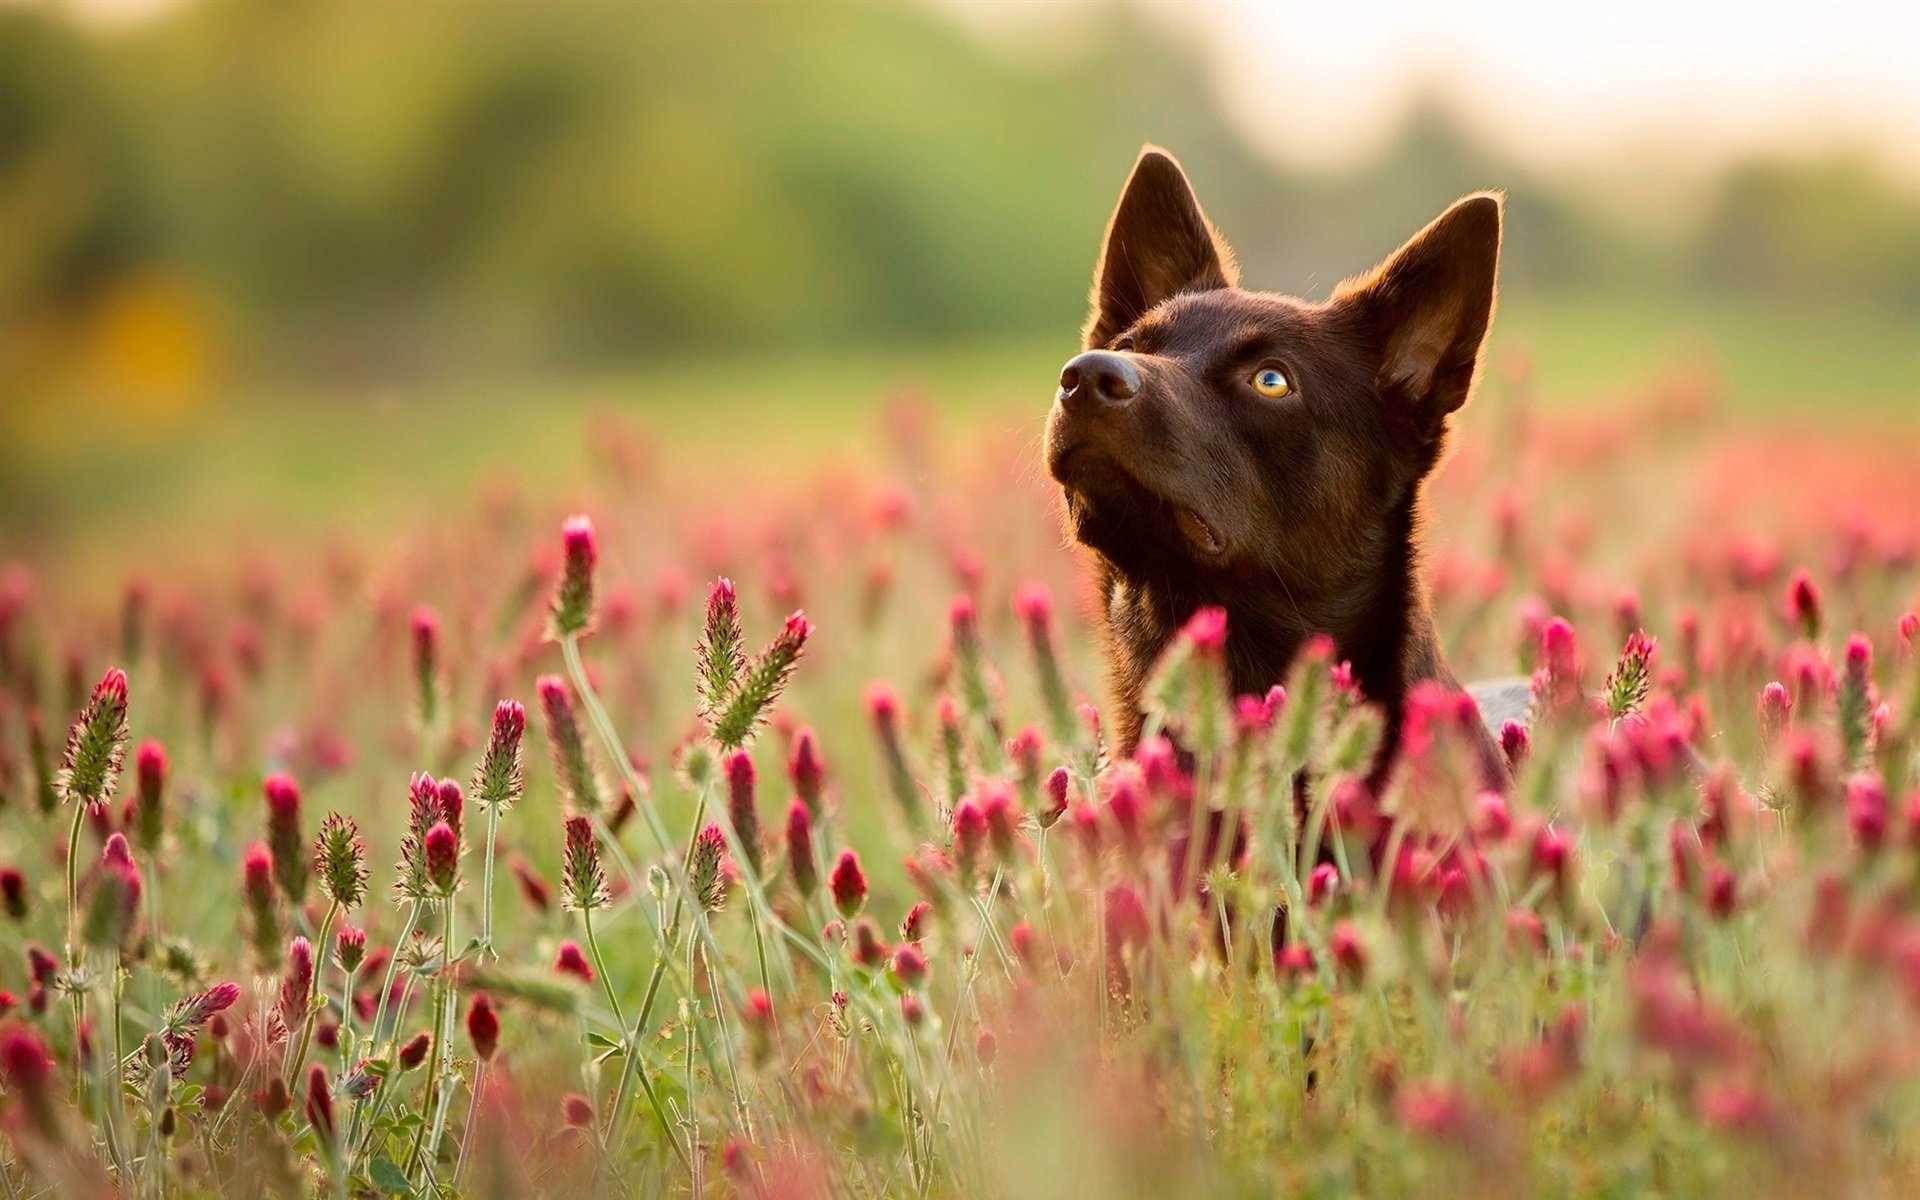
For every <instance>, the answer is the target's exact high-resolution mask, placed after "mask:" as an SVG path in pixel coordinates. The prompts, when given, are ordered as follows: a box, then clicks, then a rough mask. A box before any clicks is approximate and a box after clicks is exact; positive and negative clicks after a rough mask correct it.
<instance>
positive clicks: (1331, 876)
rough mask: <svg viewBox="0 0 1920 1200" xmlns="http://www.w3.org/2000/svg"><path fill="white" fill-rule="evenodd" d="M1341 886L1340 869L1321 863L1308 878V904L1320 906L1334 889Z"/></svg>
mask: <svg viewBox="0 0 1920 1200" xmlns="http://www.w3.org/2000/svg"><path fill="white" fill-rule="evenodd" d="M1339 886H1340V869H1339V868H1338V867H1335V866H1334V865H1333V864H1332V863H1321V864H1320V865H1318V866H1316V867H1315V868H1314V869H1313V871H1312V873H1311V874H1309V875H1308V876H1307V903H1308V904H1318V903H1320V902H1321V901H1322V900H1325V899H1326V898H1327V897H1328V896H1331V895H1333V893H1334V889H1336V888H1338V887H1339Z"/></svg>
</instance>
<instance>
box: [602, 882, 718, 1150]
mask: <svg viewBox="0 0 1920 1200" xmlns="http://www.w3.org/2000/svg"><path fill="white" fill-rule="evenodd" d="M580 920H581V924H582V925H584V926H585V927H586V935H587V953H588V954H590V955H592V956H593V969H594V971H595V972H597V973H598V974H599V976H600V983H601V985H602V986H603V987H604V988H605V989H606V993H607V1003H608V1004H610V1005H612V1006H613V1015H614V1019H615V1020H617V1021H619V1023H620V1029H621V1037H622V1038H624V1039H625V1043H626V1044H625V1046H624V1047H623V1048H622V1054H621V1058H622V1065H621V1068H620V1081H621V1087H622V1088H623V1089H624V1088H625V1086H626V1082H627V1079H628V1077H629V1075H632V1076H634V1077H637V1078H638V1079H639V1081H640V1090H641V1091H643V1092H645V1093H646V1096H647V1103H648V1104H649V1105H650V1106H651V1107H652V1108H653V1116H654V1120H655V1121H657V1122H659V1125H660V1132H661V1134H663V1135H664V1136H665V1137H666V1139H667V1144H668V1145H670V1146H672V1147H673V1152H674V1154H675V1156H677V1157H678V1158H679V1159H680V1164H681V1165H682V1166H684V1167H686V1168H687V1171H688V1172H689V1173H691V1172H692V1171H693V1163H692V1161H691V1160H689V1159H688V1157H687V1152H686V1150H685V1149H684V1148H682V1147H681V1145H680V1138H679V1136H678V1135H677V1134H675V1133H674V1132H673V1122H672V1121H669V1120H668V1119H667V1112H666V1109H664V1108H662V1107H661V1105H660V1096H659V1093H657V1092H655V1091H654V1090H653V1083H652V1081H650V1080H649V1079H648V1078H647V1069H646V1068H645V1067H644V1066H641V1065H640V1064H639V1062H638V1061H637V1060H638V1059H639V1057H640V1046H639V1040H640V1039H639V1037H638V1036H637V1035H629V1034H628V1033H627V1032H626V1025H627V1022H626V1019H625V1018H624V1017H622V1016H621V1015H620V998H619V997H618V996H617V995H615V994H614V990H613V982H612V980H610V979H608V978H607V963H606V959H605V958H603V957H602V956H601V954H600V941H599V939H598V938H596V937H594V935H593V910H591V909H583V910H581V913H580ZM665 952H666V951H665V950H664V949H663V950H662V953H665ZM619 1100H620V1096H619V1094H617V1093H616V1096H615V1103H616V1105H617V1104H618V1103H619Z"/></svg>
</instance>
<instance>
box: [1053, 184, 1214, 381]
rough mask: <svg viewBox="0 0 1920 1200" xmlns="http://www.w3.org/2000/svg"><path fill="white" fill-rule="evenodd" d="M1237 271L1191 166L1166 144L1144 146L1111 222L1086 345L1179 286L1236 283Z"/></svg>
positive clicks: (1107, 338) (1114, 332)
mask: <svg viewBox="0 0 1920 1200" xmlns="http://www.w3.org/2000/svg"><path fill="white" fill-rule="evenodd" d="M1239 277H1240V276H1239V271H1238V270H1237V269H1236V268H1235V267H1234V264H1233V252H1232V251H1231V250H1229V249H1228V248H1227V244H1226V242H1225V241H1223V240H1222V239H1221V238H1220V236H1219V235H1218V234H1216V233H1215V232H1214V231H1213V226H1212V225H1211V224H1210V223H1208V221H1207V215H1206V214H1205V213H1203V212H1201V211H1200V201H1199V200H1197V199H1195V198H1194V195H1193V187H1192V185H1191V184H1189V183H1188V182H1187V173H1186V172H1185V171H1183V170H1181V169H1180V164H1179V163H1178V162H1175V161H1174V158H1173V155H1171V154H1168V153H1167V152H1166V151H1165V150H1162V149H1160V148H1159V147H1158V146H1145V147H1142V148H1141V150H1140V158H1139V160H1138V161H1136V162H1135V163H1134V164H1133V174H1132V175H1130V176H1129V177H1128V178H1127V186H1126V188H1125V189H1124V190H1122V191H1121V193H1120V203H1119V204H1118V205H1116V206H1115V208H1114V210H1113V218H1112V219H1111V220H1109V221H1108V222H1107V238H1106V243H1105V245H1103V246H1102V247H1101V249H1100V263H1099V265H1098V266H1097V267H1095V268H1094V273H1093V297H1092V300H1093V311H1092V312H1091V313H1090V314H1088V316H1087V326H1086V328H1085V329H1084V330H1083V331H1082V337H1083V340H1084V344H1085V345H1086V347H1087V348H1088V349H1093V348H1095V347H1098V346H1104V345H1106V344H1107V343H1109V342H1111V341H1112V340H1113V339H1114V338H1115V337H1116V336H1118V334H1119V333H1120V331H1121V330H1123V329H1125V328H1126V327H1127V326H1129V325H1131V324H1133V323H1134V322H1135V321H1137V320H1139V319H1140V316H1141V314H1143V313H1145V312H1146V311H1147V310H1148V309H1150V308H1152V307H1153V306H1154V305H1156V304H1158V303H1160V302H1161V301H1162V300H1165V299H1166V298H1167V297H1168V296H1171V295H1174V294H1175V293H1177V292H1191V291H1208V290H1211V289H1213V288H1223V287H1232V286H1233V285H1234V284H1235V283H1236V282H1237V281H1238V279H1239Z"/></svg>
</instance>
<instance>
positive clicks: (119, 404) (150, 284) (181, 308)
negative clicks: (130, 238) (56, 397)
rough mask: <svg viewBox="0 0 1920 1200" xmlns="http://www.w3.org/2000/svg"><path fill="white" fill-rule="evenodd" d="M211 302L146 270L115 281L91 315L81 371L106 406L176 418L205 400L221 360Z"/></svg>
mask: <svg viewBox="0 0 1920 1200" xmlns="http://www.w3.org/2000/svg"><path fill="white" fill-rule="evenodd" d="M220 343H221V338H220V336H219V330H218V326H217V322H216V320H215V317H214V311H213V306H212V305H211V303H210V302H209V301H208V300H207V298H206V297H205V295H204V294H203V293H202V292H200V291H199V290H198V289H197V288H195V287H194V286H193V285H192V283H191V282H190V281H188V280H186V279H184V278H182V277H180V276H178V275H174V274H171V273H169V272H166V271H160V270H148V271H142V272H138V273H136V274H133V275H129V276H127V277H126V278H124V279H122V280H120V281H119V282H117V283H115V284H114V285H113V286H112V287H111V288H110V289H109V290H108V291H107V292H106V293H105V294H104V295H103V296H102V297H101V298H100V301H99V303H98V304H97V305H95V306H94V308H93V310H92V312H91V313H90V314H89V315H88V317H87V318H86V320H85V322H84V324H83V327H82V330H81V336H80V351H81V353H80V362H81V369H82V372H83V373H84V375H85V376H86V377H87V379H88V382H89V383H90V384H91V387H90V389H89V390H90V391H92V392H93V393H94V395H95V396H97V397H98V399H99V401H100V403H101V406H102V407H104V408H106V409H108V410H109V411H111V412H113V413H114V414H116V415H118V416H121V417H123V418H126V419H128V420H132V421H137V422H150V423H154V424H161V423H167V422H171V421H173V420H176V419H178V418H179V417H181V416H183V415H185V414H186V413H188V412H191V411H192V410H194V409H195V408H198V407H199V406H200V405H201V404H203V403H204V402H205V401H206V399H207V396H208V393H209V391H210V390H211V386H212V383H213V379H214V376H215V374H216V373H217V371H218V367H219V363H220V361H221V359H222V357H223V356H222V354H221V345H220Z"/></svg>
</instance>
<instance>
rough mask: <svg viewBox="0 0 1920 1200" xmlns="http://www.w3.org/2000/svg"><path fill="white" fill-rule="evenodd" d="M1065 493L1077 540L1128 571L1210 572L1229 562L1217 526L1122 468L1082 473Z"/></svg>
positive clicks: (1140, 572) (1066, 485)
mask: <svg viewBox="0 0 1920 1200" xmlns="http://www.w3.org/2000/svg"><path fill="white" fill-rule="evenodd" d="M1096 475H1097V476H1098V478H1097V479H1096V478H1091V477H1090V476H1096ZM1062 492H1063V493H1064V495H1065V498H1066V510H1067V521H1068V524H1069V525H1070V527H1071V528H1072V530H1073V537H1074V540H1075V541H1078V542H1079V543H1080V544H1081V545H1083V546H1086V547H1088V548H1089V549H1091V550H1094V551H1096V552H1098V553H1099V554H1101V555H1102V556H1104V557H1105V558H1107V559H1108V560H1109V561H1110V562H1112V563H1113V564H1114V565H1115V566H1116V567H1118V568H1120V569H1121V570H1122V571H1123V572H1126V573H1128V574H1151V573H1157V572H1163V571H1165V570H1166V569H1168V568H1169V567H1172V566H1186V567H1197V568H1203V569H1204V568H1209V567H1216V566H1220V565H1222V564H1223V563H1224V562H1225V561H1226V558H1227V542H1226V539H1225V538H1223V537H1221V535H1220V533H1219V531H1218V530H1217V528H1216V527H1215V526H1214V525H1213V524H1212V523H1211V522H1209V521H1208V520H1207V519H1206V518H1204V517H1202V516H1201V515H1200V514H1199V513H1197V512H1195V511H1194V510H1193V509H1191V508H1187V507H1185V506H1183V505H1179V504H1176V503H1174V502H1173V501H1171V500H1168V499H1166V498H1165V497H1163V496H1160V495H1157V494H1155V493H1154V492H1151V491H1149V490H1147V489H1146V488H1144V487H1141V486H1140V485H1139V483H1137V482H1135V481H1134V480H1133V479H1132V477H1131V476H1128V475H1127V474H1126V473H1125V472H1124V471H1121V470H1120V469H1119V468H1118V467H1113V466H1110V465H1108V466H1105V467H1104V469H1099V470H1096V471H1086V472H1079V473H1076V476H1075V478H1074V479H1073V481H1072V482H1063V483H1062Z"/></svg>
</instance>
